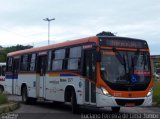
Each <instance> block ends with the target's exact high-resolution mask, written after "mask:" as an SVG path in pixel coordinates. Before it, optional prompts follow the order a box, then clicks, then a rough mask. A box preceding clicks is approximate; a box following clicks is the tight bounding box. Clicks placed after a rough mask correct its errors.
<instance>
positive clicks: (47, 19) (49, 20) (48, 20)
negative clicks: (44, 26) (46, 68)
mask: <svg viewBox="0 0 160 119" xmlns="http://www.w3.org/2000/svg"><path fill="white" fill-rule="evenodd" d="M43 20H44V21H47V22H48V45H49V44H50V22H51V21H53V20H55V18H52V19H49V18H45V19H43Z"/></svg>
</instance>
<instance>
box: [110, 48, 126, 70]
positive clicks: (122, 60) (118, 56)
mask: <svg viewBox="0 0 160 119" xmlns="http://www.w3.org/2000/svg"><path fill="white" fill-rule="evenodd" d="M113 52H115V53H116V55H115V56H116V57H117V59H118V61H119V62H120V63H121V64H122V65H123V66H124V70H125V73H126V72H127V67H126V60H125V56H124V55H123V56H122V55H121V54H120V53H119V51H118V50H116V48H113Z"/></svg>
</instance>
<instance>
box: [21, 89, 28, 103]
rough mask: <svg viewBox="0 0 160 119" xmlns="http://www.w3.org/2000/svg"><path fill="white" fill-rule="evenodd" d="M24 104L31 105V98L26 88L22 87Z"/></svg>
mask: <svg viewBox="0 0 160 119" xmlns="http://www.w3.org/2000/svg"><path fill="white" fill-rule="evenodd" d="M22 102H23V103H25V104H29V98H28V92H27V87H26V86H24V87H22Z"/></svg>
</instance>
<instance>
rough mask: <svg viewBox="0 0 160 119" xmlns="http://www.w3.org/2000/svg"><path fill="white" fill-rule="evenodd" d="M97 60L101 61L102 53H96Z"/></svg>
mask: <svg viewBox="0 0 160 119" xmlns="http://www.w3.org/2000/svg"><path fill="white" fill-rule="evenodd" d="M96 60H97V62H101V53H100V52H97V53H96Z"/></svg>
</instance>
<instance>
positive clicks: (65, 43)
mask: <svg viewBox="0 0 160 119" xmlns="http://www.w3.org/2000/svg"><path fill="white" fill-rule="evenodd" d="M87 42H96V43H98V37H97V36H93V37H87V38H82V39H77V40H71V41H66V42H63V43H57V44H52V45H47V46H42V47H37V48H30V49H25V50H20V51H15V52H11V53H8V54H7V56H16V55H21V54H25V53H32V52H40V51H45V50H49V49H53V48H60V47H65V46H69V45H76V44H81V43H87Z"/></svg>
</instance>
